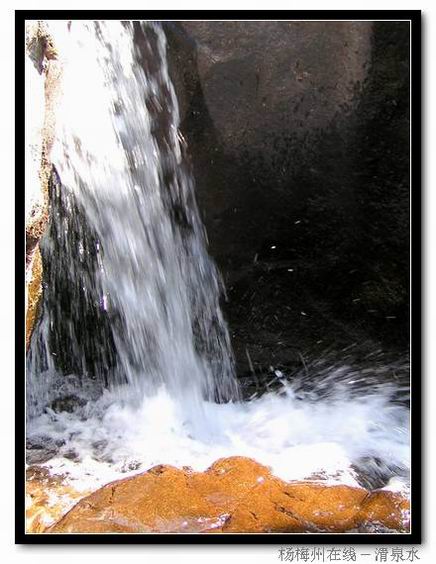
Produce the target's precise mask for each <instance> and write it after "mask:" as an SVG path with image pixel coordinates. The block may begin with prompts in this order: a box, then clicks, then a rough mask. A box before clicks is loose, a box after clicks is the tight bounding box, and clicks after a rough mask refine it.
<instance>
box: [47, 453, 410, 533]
mask: <svg viewBox="0 0 436 564" xmlns="http://www.w3.org/2000/svg"><path fill="white" fill-rule="evenodd" d="M407 508H408V502H407V500H405V499H404V498H403V497H401V496H400V495H399V494H395V493H392V492H385V491H377V492H374V493H369V492H368V491H366V490H364V489H363V488H353V487H349V486H325V485H322V484H315V483H309V482H284V481H283V480H280V479H279V478H277V477H275V476H273V475H272V474H271V473H270V471H269V470H268V468H266V467H265V466H262V465H261V464H258V463H257V462H255V461H254V460H251V459H248V458H243V457H231V458H225V459H220V460H218V461H217V462H215V463H214V464H213V465H212V466H211V467H210V468H209V469H208V470H206V471H205V472H194V471H192V470H190V469H186V468H184V469H177V468H174V467H172V466H156V467H154V468H152V469H150V470H149V471H148V472H145V473H143V474H139V475H137V476H134V477H132V478H127V479H125V480H120V481H117V482H113V483H111V484H108V485H106V486H104V487H103V488H100V489H99V490H97V491H96V492H94V493H93V494H91V495H89V496H87V497H86V498H84V499H82V500H81V501H79V503H77V505H75V506H74V507H73V508H72V509H71V510H70V511H69V512H68V513H67V514H66V515H65V516H64V517H62V519H60V520H59V521H58V523H56V524H55V525H53V526H51V527H49V528H48V529H47V530H46V532H51V533H73V532H80V533H95V532H130V533H139V532H208V533H209V532H210V533H212V532H214V533H215V532H223V533H236V532H244V533H256V532H274V533H280V532H346V531H350V530H359V528H361V527H362V526H366V525H367V524H368V523H373V524H376V525H377V526H379V527H383V528H389V529H394V530H397V531H399V532H404V531H406V529H407V526H408V525H407V523H405V522H404V515H405V511H406V510H407Z"/></svg>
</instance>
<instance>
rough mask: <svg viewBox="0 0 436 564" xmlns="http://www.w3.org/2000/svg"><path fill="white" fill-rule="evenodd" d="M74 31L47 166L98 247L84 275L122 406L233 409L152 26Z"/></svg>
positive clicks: (222, 334)
mask: <svg viewBox="0 0 436 564" xmlns="http://www.w3.org/2000/svg"><path fill="white" fill-rule="evenodd" d="M74 26H75V27H77V28H78V29H73V30H72V31H71V33H70V37H69V41H68V51H67V53H68V61H67V63H66V65H65V71H64V95H63V100H62V104H61V108H60V111H59V124H58V128H59V132H60V134H59V138H58V140H57V144H56V146H55V148H54V151H53V156H52V158H53V162H54V164H55V166H56V168H57V171H58V173H59V175H60V178H61V180H62V190H68V191H70V192H72V193H73V194H74V197H75V198H76V199H77V201H78V202H79V203H80V205H81V208H82V210H84V213H85V217H84V218H83V219H84V220H85V221H86V222H87V223H88V224H89V225H90V227H91V228H92V229H93V231H94V232H95V233H96V235H97V237H98V239H99V243H98V249H97V253H98V265H99V268H98V269H97V271H96V272H95V273H94V275H95V276H96V277H97V278H98V284H99V286H100V288H101V291H102V295H101V299H100V301H101V306H102V308H103V309H105V310H112V311H113V312H114V313H113V314H112V316H113V317H115V316H116V318H117V319H116V322H115V323H114V324H113V336H114V341H115V349H116V358H117V364H118V366H117V370H116V372H115V375H116V383H117V384H122V383H123V382H125V381H127V383H128V386H127V387H126V388H124V391H127V392H128V394H129V396H130V398H131V399H132V400H133V399H135V400H140V398H141V397H142V395H143V394H150V393H151V392H153V391H154V390H155V389H156V387H158V386H159V385H160V384H165V386H166V387H167V389H168V391H169V392H170V393H171V394H172V395H174V396H184V401H188V399H189V401H194V402H195V403H196V404H197V405H199V404H200V400H201V399H203V398H205V399H209V400H214V399H218V400H219V401H223V400H229V399H237V397H238V390H237V384H236V379H235V378H234V374H233V359H232V353H231V347H230V341H229V336H228V331H227V328H226V325H225V322H224V320H223V318H222V314H221V310H220V306H219V297H220V293H221V282H220V279H219V275H218V273H217V270H216V268H215V265H214V264H213V262H212V261H211V259H210V258H209V256H208V254H207V252H206V244H205V234H204V229H203V226H202V224H201V221H200V218H199V214H198V210H197V207H196V203H195V197H194V191H193V185H192V179H191V177H190V175H189V174H188V172H187V170H186V164H185V162H184V159H183V153H182V149H183V148H182V141H181V138H180V133H179V109H178V104H177V98H176V96H175V93H174V88H173V86H172V83H171V81H170V79H169V75H168V67H167V61H166V45H165V35H164V33H163V31H162V29H161V28H160V27H159V26H158V25H155V24H143V25H142V26H141V25H140V24H135V25H134V24H130V23H121V22H101V23H96V22H89V23H85V24H84V25H83V26H82V25H80V24H74ZM134 39H135V42H136V43H134ZM138 44H141V47H142V51H140V49H139V47H135V45H138ZM90 53H92V54H93V56H89V54H90ZM80 82H81V83H82V84H86V87H79V88H78V84H79V83H80ZM91 116H92V117H91ZM72 252H76V253H80V252H83V249H82V250H81V249H80V248H76V249H73V250H72ZM84 290H85V291H87V288H85V289H84ZM47 314H48V315H50V312H47ZM32 385H36V386H37V385H38V381H37V379H36V380H34V381H33V382H32Z"/></svg>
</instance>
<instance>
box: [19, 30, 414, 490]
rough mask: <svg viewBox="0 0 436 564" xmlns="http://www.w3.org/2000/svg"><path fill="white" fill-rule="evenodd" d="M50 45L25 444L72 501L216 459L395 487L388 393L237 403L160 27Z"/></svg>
mask: <svg viewBox="0 0 436 564" xmlns="http://www.w3.org/2000/svg"><path fill="white" fill-rule="evenodd" d="M52 31H53V34H54V35H55V38H56V39H57V43H58V46H59V51H60V53H61V54H62V56H63V57H64V58H65V62H64V76H63V98H62V102H61V105H60V107H59V112H58V120H57V130H58V133H57V139H56V143H55V147H54V149H53V153H52V160H53V163H54V165H55V167H56V171H57V176H58V179H57V180H56V179H55V180H54V182H53V213H52V218H51V227H50V231H49V233H48V234H47V236H46V238H45V240H44V242H43V244H42V251H43V255H44V258H45V261H46V263H47V266H46V272H45V276H46V278H45V285H46V287H45V296H44V304H43V314H42V319H41V321H40V323H39V326H38V328H37V330H36V331H35V334H34V336H33V339H32V345H31V351H30V354H29V361H28V370H27V398H28V399H27V402H28V407H27V409H28V425H27V431H28V437H29V442H30V445H31V446H32V445H33V446H35V445H36V446H37V447H38V446H41V445H43V446H44V449H45V451H46V452H47V451H49V456H46V459H45V460H44V462H45V464H46V465H47V466H49V467H50V468H52V469H53V471H55V472H57V473H63V474H66V475H69V476H70V478H71V479H75V480H77V481H78V483H83V484H86V486H84V487H89V486H90V485H91V486H94V487H95V486H96V485H98V484H100V483H106V482H108V481H110V480H112V479H114V478H116V477H119V476H125V475H128V474H130V473H135V472H138V470H140V469H141V470H145V469H147V468H149V467H151V466H153V465H155V464H158V463H167V464H175V465H178V466H180V465H189V466H192V467H194V468H196V469H204V468H206V467H207V466H208V465H209V464H210V463H212V462H213V461H214V460H216V459H217V458H219V457H221V456H229V455H245V456H251V457H253V458H255V459H256V460H258V461H259V462H262V463H264V464H266V465H268V466H271V467H272V469H273V471H274V472H275V473H276V474H278V475H279V476H281V477H283V478H285V479H303V478H311V479H329V480H330V481H332V480H335V481H341V482H347V483H352V484H356V483H357V480H358V479H359V468H360V469H362V468H364V469H365V468H366V471H367V473H368V474H371V472H372V474H374V472H375V473H376V474H377V473H379V474H380V473H381V474H382V475H383V476H384V477H385V480H384V483H386V482H387V480H388V479H389V478H392V477H395V476H396V477H397V478H398V479H400V480H403V482H404V481H407V472H408V468H409V434H408V409H407V407H406V405H405V402H404V401H403V400H404V398H403V399H401V398H400V399H398V393H399V390H398V387H396V386H395V385H394V384H393V383H392V382H391V383H387V382H385V383H378V384H377V385H371V386H366V387H365V386H364V387H363V388H360V389H359V390H358V391H356V390H355V389H354V388H353V386H352V383H353V378H355V374H354V373H351V372H350V371H347V370H346V369H344V370H342V371H330V372H329V373H325V374H324V375H323V376H322V377H320V378H318V379H317V380H316V383H315V384H314V386H315V388H318V389H319V390H321V389H324V392H325V390H327V392H326V393H316V389H309V390H308V389H304V386H303V387H302V386H298V384H297V383H296V382H294V383H293V384H289V382H287V381H286V379H285V378H284V377H282V376H283V375H281V374H278V375H277V379H278V380H279V381H280V382H281V388H280V393H279V392H278V391H276V392H274V393H267V394H264V395H263V396H262V397H260V398H256V399H253V400H252V401H246V402H243V401H241V399H240V393H239V390H238V385H237V380H236V378H235V375H234V363H233V356H232V350H231V346H230V339H229V334H228V330H227V327H226V323H225V321H224V319H223V316H222V313H221V309H220V304H219V300H220V296H221V294H222V292H223V287H222V283H221V279H220V276H219V273H218V272H217V269H216V267H215V265H214V263H213V261H212V260H211V259H210V257H209V256H208V254H207V250H206V235H205V232H204V228H203V225H202V223H201V220H200V216H199V213H198V209H197V206H196V201H195V194H194V186H193V181H192V176H191V175H190V173H189V168H188V165H187V162H186V159H185V158H184V142H183V139H182V137H181V135H180V132H179V121H180V116H179V107H178V102H177V98H176V95H175V91H174V87H173V84H172V82H171V79H170V76H169V70H168V63H167V55H166V39H165V34H164V32H163V30H162V28H161V27H160V25H159V24H157V23H145V22H144V23H139V22H135V23H130V22H116V21H113V22H111V21H108V22H98V23H97V22H73V24H72V26H71V29H67V26H66V23H65V22H64V23H61V24H54V25H53V26H52ZM56 202H58V203H57V204H56ZM59 280H60V281H61V282H59ZM61 283H63V284H67V286H68V288H67V289H68V292H69V293H67V294H65V292H64V290H65V288H64V287H61V286H60V285H59V284H61ZM73 290H74V291H73ZM65 291H66V290H65ZM62 292H64V293H63V294H62ZM65 295H66V296H69V297H67V298H65ZM61 296H63V298H62V299H63V304H62V308H61V307H60V302H61V301H62V299H61ZM65 312H67V313H65ZM90 312H91V313H92V315H91V317H90V319H92V324H93V325H92V327H93V334H91V337H90V339H89V340H90V343H88V344H87V345H86V347H85V346H84V345H83V335H82V333H85V332H86V331H87V332H88V334H89V333H90V329H89V327H87V326H85V325H87V324H88V317H87V316H88V315H90ZM89 323H91V321H89ZM81 329H83V331H81ZM61 331H64V333H63V335H64V336H63V337H62V338H61V337H60V336H59V335H60V334H61ZM85 349H86V350H85ZM55 351H56V352H55ZM89 351H91V353H89ZM62 355H63V357H64V358H67V360H64V361H61V360H60V358H57V357H60V356H62ZM90 358H91V360H90ZM71 367H74V370H73V369H71ZM71 372H74V374H73V373H71ZM323 386H324V388H323ZM60 398H61V399H60ZM62 398H63V399H62ZM65 398H67V399H68V398H74V401H73V402H72V403H71V404H69V403H68V401H66V400H65ZM62 401H63V403H62ZM56 402H58V403H56ZM56 406H57V407H56ZM44 449H42V450H44ZM37 450H38V449H37ZM40 450H41V449H40ZM32 452H33V451H32V450H31V453H30V454H31V456H29V461H32V456H33V455H32ZM33 460H34V461H35V460H36V459H35V458H33ZM39 461H40V462H41V460H39ZM375 467H376V469H375V470H374V468H375ZM391 486H392V483H391Z"/></svg>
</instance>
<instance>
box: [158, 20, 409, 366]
mask: <svg viewBox="0 0 436 564" xmlns="http://www.w3.org/2000/svg"><path fill="white" fill-rule="evenodd" d="M164 25H165V28H166V32H167V37H168V41H169V54H170V62H171V74H172V76H173V79H174V81H175V84H176V89H177V93H178V97H179V100H180V104H181V110H182V117H183V121H182V129H183V132H184V135H185V136H186V137H187V140H188V145H189V148H190V153H191V158H192V162H193V168H194V175H195V178H196V182H197V197H198V201H199V204H200V208H201V209H202V211H203V219H204V222H205V224H206V229H207V232H208V235H209V241H210V252H211V254H212V255H213V256H214V258H215V259H216V260H217V262H218V263H219V266H220V268H221V270H222V272H223V274H224V277H225V281H226V286H227V289H228V302H227V304H226V305H225V307H226V310H227V317H228V320H229V324H230V328H231V332H232V336H233V342H234V347H235V351H236V356H237V361H238V370H239V372H240V373H242V374H243V373H244V372H245V371H248V370H249V365H250V364H252V366H254V368H255V369H257V368H259V369H261V370H262V369H263V368H264V367H265V366H268V365H271V364H274V365H275V366H277V364H283V365H286V364H287V363H289V364H291V365H292V364H295V363H299V362H300V359H301V355H305V354H306V353H307V354H308V355H313V354H316V351H318V352H319V351H323V350H325V349H332V348H333V349H335V350H338V351H340V350H341V349H342V348H345V347H350V346H351V347H352V346H353V345H356V343H358V348H359V354H360V355H362V354H363V355H365V354H366V351H373V350H374V349H377V350H382V351H390V352H392V351H395V354H398V353H401V354H402V353H404V354H407V349H408V339H409V329H408V322H409V316H408V311H409V309H408V308H409V295H408V294H409V292H408V286H409V244H408V239H409V46H410V44H409V24H408V23H407V22H193V21H191V22H167V23H166V24H164ZM341 354H342V353H338V357H340V356H341Z"/></svg>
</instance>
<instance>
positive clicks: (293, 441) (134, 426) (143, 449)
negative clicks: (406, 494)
mask: <svg viewBox="0 0 436 564" xmlns="http://www.w3.org/2000/svg"><path fill="white" fill-rule="evenodd" d="M124 394H125V400H124V401H123V400H120V397H122V394H120V391H118V392H117V394H114V393H113V392H112V393H110V392H106V393H105V394H104V395H103V396H102V398H100V400H98V401H97V402H96V403H95V404H92V405H89V406H87V408H85V411H84V412H82V411H79V412H77V413H65V412H64V413H54V412H50V413H45V414H44V415H42V416H40V417H39V418H38V419H37V420H35V421H33V423H32V428H31V430H32V432H31V436H32V435H40V436H41V435H45V436H49V437H50V438H52V439H54V440H55V441H58V442H59V441H65V444H64V445H63V446H62V447H61V450H60V453H59V455H58V456H57V457H55V458H53V459H52V460H50V461H49V462H48V463H47V466H48V467H49V468H50V469H51V471H52V472H54V473H56V474H67V475H68V476H69V479H70V480H72V481H73V482H75V487H76V488H77V489H83V490H88V489H92V488H96V487H98V486H99V485H102V484H104V483H107V482H110V481H112V480H115V479H117V478H121V477H125V476H128V475H133V474H135V473H138V472H140V471H145V470H147V469H149V468H150V467H152V466H155V465H157V464H171V465H174V466H177V467H181V466H191V467H192V468H193V469H194V470H198V471H200V470H205V469H206V468H207V467H208V466H209V465H210V464H212V463H213V462H214V461H215V460H216V459H218V458H221V457H226V456H247V457H251V458H254V459H255V460H257V461H258V462H260V463H262V464H265V465H266V466H269V467H270V468H271V470H272V471H273V473H274V474H276V475H277V476H279V477H281V478H283V479H285V480H303V479H312V480H320V479H322V480H326V481H327V483H329V484H332V483H343V484H349V485H355V486H356V485H358V482H357V480H356V472H355V470H354V469H353V467H352V464H353V463H354V462H356V461H358V460H359V459H360V458H362V457H371V456H373V457H377V458H378V459H379V460H381V461H382V462H384V463H386V464H390V465H395V466H397V467H401V468H405V469H407V468H408V467H409V443H408V429H407V422H408V412H407V409H406V408H405V407H401V406H399V405H395V404H393V403H390V397H389V393H388V392H385V393H380V390H378V391H377V393H376V394H375V393H374V394H373V395H371V394H369V395H365V396H362V397H355V398H351V397H346V396H344V394H343V392H342V391H341V392H339V391H338V392H337V393H333V394H332V395H330V397H328V398H325V399H322V400H318V401H310V400H309V399H308V398H304V399H297V398H296V397H295V395H294V393H293V391H292V389H291V388H290V387H289V386H288V387H287V388H286V391H285V393H283V394H282V395H279V394H277V393H270V394H266V395H264V396H263V397H261V398H259V399H256V400H253V401H251V402H246V403H227V404H214V403H208V402H204V403H202V404H194V403H192V404H187V403H186V399H184V401H183V404H182V403H180V402H178V401H177V400H175V399H173V398H172V397H171V396H170V395H169V394H168V392H167V390H166V389H165V388H164V387H161V388H160V389H159V390H158V391H157V393H156V394H155V395H153V396H151V397H148V398H144V399H143V401H142V403H141V404H140V405H139V407H133V405H132V404H131V403H130V402H129V401H127V396H128V390H127V389H125V390H124ZM86 410H88V411H86ZM72 450H73V451H75V453H76V455H77V457H78V461H72V460H70V459H68V458H65V457H64V456H62V453H65V452H67V451H69V452H70V453H71V451H72ZM400 483H401V484H402V486H401V487H403V489H404V483H403V481H402V479H401V477H398V478H397V479H396V486H395V489H398V487H400V486H399V484H400ZM392 485H394V484H393V483H392Z"/></svg>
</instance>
